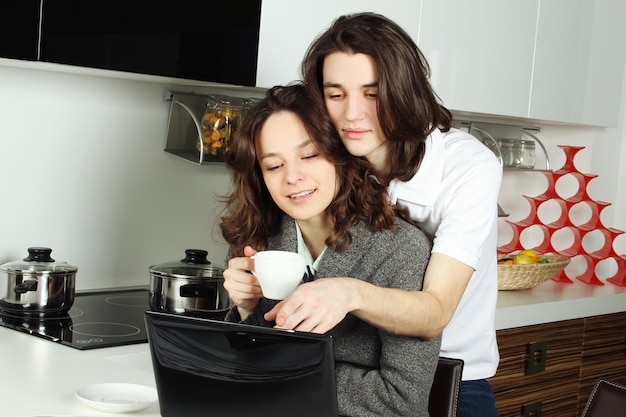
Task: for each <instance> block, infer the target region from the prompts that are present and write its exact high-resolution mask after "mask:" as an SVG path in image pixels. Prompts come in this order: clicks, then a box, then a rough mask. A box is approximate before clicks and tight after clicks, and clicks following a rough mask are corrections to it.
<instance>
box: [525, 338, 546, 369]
mask: <svg viewBox="0 0 626 417" xmlns="http://www.w3.org/2000/svg"><path fill="white" fill-rule="evenodd" d="M547 351H548V342H547V341H545V340H541V341H539V342H532V343H529V344H528V360H527V361H526V375H531V374H536V373H537V372H542V371H544V370H545V369H546V352H547Z"/></svg>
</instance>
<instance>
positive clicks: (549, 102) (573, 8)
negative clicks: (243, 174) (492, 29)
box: [529, 0, 626, 126]
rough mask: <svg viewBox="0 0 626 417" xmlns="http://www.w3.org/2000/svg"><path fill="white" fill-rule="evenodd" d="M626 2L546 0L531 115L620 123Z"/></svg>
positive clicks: (625, 50) (615, 124)
mask: <svg viewBox="0 0 626 417" xmlns="http://www.w3.org/2000/svg"><path fill="white" fill-rule="evenodd" d="M624 16H626V2H623V1H613V0H542V1H541V7H540V12H539V24H538V26H537V28H538V30H537V49H536V54H535V67H534V71H533V86H532V94H531V102H530V110H529V117H531V118H536V119H543V120H556V121H561V122H567V123H581V124H586V125H597V126H617V123H618V120H619V115H620V100H621V96H622V83H623V75H624V59H625V53H626V44H625V42H624V40H625V39H626V31H624V25H623V22H622V20H623V18H624Z"/></svg>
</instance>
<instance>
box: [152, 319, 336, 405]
mask: <svg viewBox="0 0 626 417" xmlns="http://www.w3.org/2000/svg"><path fill="white" fill-rule="evenodd" d="M145 318H146V327H147V331H148V342H149V344H150V354H151V357H152V365H153V368H154V374H155V379H156V386H157V392H158V396H159V406H160V409H161V416H162V417H200V416H202V417H206V416H211V417H260V416H276V417H280V416H298V417H309V416H310V417H323V416H328V417H337V416H338V413H337V389H336V384H335V362H334V356H333V340H332V337H331V336H329V335H319V334H313V333H304V332H294V331H287V330H279V329H273V328H268V327H260V326H252V325H247V324H241V323H231V322H224V321H219V320H213V319H208V318H201V317H191V316H183V315H179V314H171V313H163V312H155V311H146V316H145Z"/></svg>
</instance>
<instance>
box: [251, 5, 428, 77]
mask: <svg viewBox="0 0 626 417" xmlns="http://www.w3.org/2000/svg"><path fill="white" fill-rule="evenodd" d="M420 4H421V1H420V0H418V1H406V0H386V1H384V2H381V1H380V0H342V1H337V0H317V1H293V0H263V7H262V10H261V32H260V36H259V58H258V63H257V79H256V85H257V86H258V87H265V88H269V87H272V86H274V85H277V84H286V83H288V82H290V81H292V80H296V79H300V78H301V75H300V63H301V61H302V58H303V57H304V54H305V53H306V50H307V48H308V47H309V45H310V44H311V42H313V40H314V39H315V38H316V37H317V36H318V35H319V34H320V33H321V32H323V31H324V30H326V29H327V28H328V26H330V24H331V23H332V22H333V20H334V19H336V18H337V17H339V16H340V15H343V14H347V13H354V12H362V11H372V12H377V13H381V14H384V15H385V16H387V17H389V18H391V19H393V20H394V21H396V22H397V23H398V24H400V25H401V26H402V27H403V28H404V29H405V30H406V31H407V32H408V33H409V35H411V36H412V37H415V38H416V37H417V33H418V25H419V16H420Z"/></svg>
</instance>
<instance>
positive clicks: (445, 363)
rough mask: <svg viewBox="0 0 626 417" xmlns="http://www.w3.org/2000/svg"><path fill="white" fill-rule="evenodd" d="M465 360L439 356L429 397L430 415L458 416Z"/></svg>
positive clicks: (433, 416) (439, 416) (438, 416)
mask: <svg viewBox="0 0 626 417" xmlns="http://www.w3.org/2000/svg"><path fill="white" fill-rule="evenodd" d="M463 364H464V362H463V360H461V359H453V358H444V357H440V358H439V363H438V364H437V371H436V372H435V379H434V380H433V386H432V388H431V389H430V397H429V399H428V412H429V413H430V417H456V416H457V412H458V409H459V396H460V394H461V376H462V375H463Z"/></svg>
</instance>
